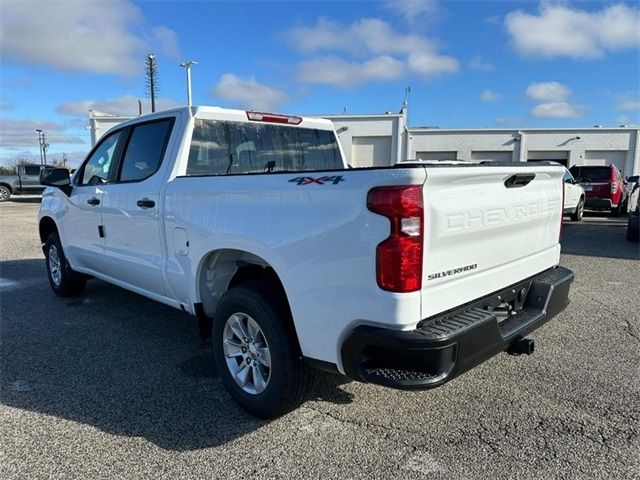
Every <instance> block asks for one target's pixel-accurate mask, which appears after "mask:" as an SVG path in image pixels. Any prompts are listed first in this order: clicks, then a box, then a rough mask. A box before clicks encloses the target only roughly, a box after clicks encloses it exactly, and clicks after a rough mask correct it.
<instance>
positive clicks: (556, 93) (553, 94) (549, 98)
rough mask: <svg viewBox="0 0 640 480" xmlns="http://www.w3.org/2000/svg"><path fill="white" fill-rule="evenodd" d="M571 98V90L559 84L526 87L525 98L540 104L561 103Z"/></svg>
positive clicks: (549, 83)
mask: <svg viewBox="0 0 640 480" xmlns="http://www.w3.org/2000/svg"><path fill="white" fill-rule="evenodd" d="M569 96H571V90H570V89H569V87H567V86H566V85H563V84H562V83H560V82H539V83H536V82H534V83H532V84H530V85H529V86H528V87H527V97H529V99H531V100H537V101H541V102H562V101H564V100H566V99H567V98H569Z"/></svg>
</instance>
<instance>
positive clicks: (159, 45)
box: [151, 26, 182, 60]
mask: <svg viewBox="0 0 640 480" xmlns="http://www.w3.org/2000/svg"><path fill="white" fill-rule="evenodd" d="M151 36H152V39H151V42H152V45H153V47H155V48H152V49H158V50H159V51H160V52H163V53H164V54H165V55H167V56H168V57H170V58H171V59H173V60H178V59H180V58H181V57H182V52H181V51H180V47H179V46H178V35H176V32H174V31H173V30H171V29H170V28H167V27H163V26H159V27H154V28H153V29H152V30H151Z"/></svg>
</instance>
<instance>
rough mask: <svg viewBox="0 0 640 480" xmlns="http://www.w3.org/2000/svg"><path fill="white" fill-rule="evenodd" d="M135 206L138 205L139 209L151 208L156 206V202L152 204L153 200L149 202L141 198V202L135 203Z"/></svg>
mask: <svg viewBox="0 0 640 480" xmlns="http://www.w3.org/2000/svg"><path fill="white" fill-rule="evenodd" d="M136 205H138V206H139V207H140V208H153V207H155V206H156V202H154V201H153V200H149V199H148V198H143V199H142V200H138V201H137V202H136Z"/></svg>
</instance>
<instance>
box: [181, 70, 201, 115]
mask: <svg viewBox="0 0 640 480" xmlns="http://www.w3.org/2000/svg"><path fill="white" fill-rule="evenodd" d="M197 64H198V62H196V61H195V60H187V61H186V62H182V63H181V64H180V66H181V67H184V68H185V69H186V71H187V106H189V107H190V106H191V65H197Z"/></svg>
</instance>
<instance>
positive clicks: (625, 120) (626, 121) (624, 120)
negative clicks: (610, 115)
mask: <svg viewBox="0 0 640 480" xmlns="http://www.w3.org/2000/svg"><path fill="white" fill-rule="evenodd" d="M616 122H618V125H630V124H632V123H633V120H632V119H631V117H630V116H629V115H620V116H618V117H616Z"/></svg>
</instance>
